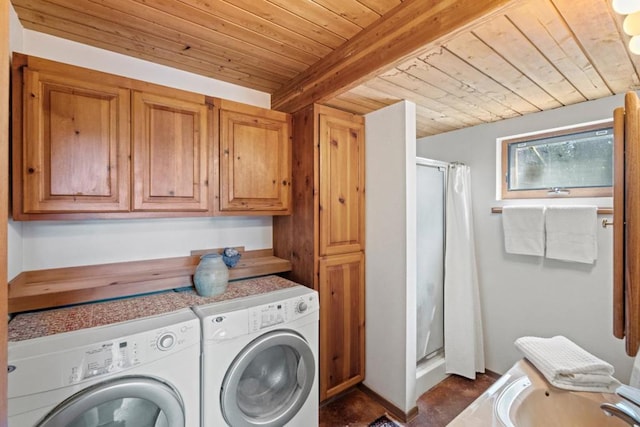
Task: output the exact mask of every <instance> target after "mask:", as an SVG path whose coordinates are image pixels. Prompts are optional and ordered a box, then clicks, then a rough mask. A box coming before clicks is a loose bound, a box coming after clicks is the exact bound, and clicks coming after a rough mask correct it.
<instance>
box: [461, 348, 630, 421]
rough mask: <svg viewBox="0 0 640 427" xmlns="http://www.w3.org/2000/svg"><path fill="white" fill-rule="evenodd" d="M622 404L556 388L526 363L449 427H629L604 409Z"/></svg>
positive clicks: (608, 396)
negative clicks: (611, 405) (604, 404)
mask: <svg viewBox="0 0 640 427" xmlns="http://www.w3.org/2000/svg"><path fill="white" fill-rule="evenodd" d="M620 400H621V398H620V397H619V396H617V395H615V394H613V393H587V392H575V391H569V390H562V389H559V388H556V387H554V386H552V385H550V384H549V383H548V382H547V381H546V380H545V379H544V377H543V376H542V374H540V373H539V372H538V371H537V370H536V369H535V368H534V367H533V366H532V365H531V364H530V363H529V362H527V361H526V360H524V359H523V360H520V361H519V362H517V363H516V364H515V365H514V366H513V367H512V368H511V369H510V370H509V371H508V372H507V373H506V374H505V375H503V377H502V378H500V379H499V380H498V381H497V382H496V383H495V384H494V385H493V386H492V387H491V388H489V390H487V391H486V392H485V393H484V394H483V395H482V396H480V397H479V398H478V399H477V400H476V401H475V402H473V403H472V404H471V405H469V407H468V408H466V409H465V410H464V411H463V412H462V413H461V414H460V415H458V417H456V418H455V419H454V420H453V421H452V422H451V423H450V424H449V427H480V426H492V427H494V426H495V427H541V426H544V427H629V425H628V424H626V423H625V422H624V421H622V420H621V419H619V418H617V417H610V416H607V415H605V413H604V412H603V411H602V409H600V405H601V404H602V403H604V402H609V403H617V402H619V401H620Z"/></svg>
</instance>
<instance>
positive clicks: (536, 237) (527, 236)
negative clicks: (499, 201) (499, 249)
mask: <svg viewBox="0 0 640 427" xmlns="http://www.w3.org/2000/svg"><path fill="white" fill-rule="evenodd" d="M502 228H503V230H504V248H505V251H507V253H510V254H520V255H536V256H544V206H504V207H503V208H502Z"/></svg>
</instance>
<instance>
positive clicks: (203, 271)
mask: <svg viewBox="0 0 640 427" xmlns="http://www.w3.org/2000/svg"><path fill="white" fill-rule="evenodd" d="M228 283H229V270H228V269H227V266H226V265H225V263H224V262H223V261H222V257H221V256H220V255H218V254H206V255H203V256H202V257H200V263H199V264H198V266H197V267H196V272H195V273H194V275H193V284H194V285H195V287H196V292H198V295H200V296H203V297H212V296H216V295H220V294H221V293H223V292H224V291H226V290H227V284H228Z"/></svg>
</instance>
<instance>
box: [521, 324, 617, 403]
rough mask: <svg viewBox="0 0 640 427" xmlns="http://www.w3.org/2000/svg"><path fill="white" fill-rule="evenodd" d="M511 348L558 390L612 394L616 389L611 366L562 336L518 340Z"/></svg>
mask: <svg viewBox="0 0 640 427" xmlns="http://www.w3.org/2000/svg"><path fill="white" fill-rule="evenodd" d="M515 345H516V347H517V348H518V350H520V351H521V352H522V354H524V356H525V357H526V358H527V359H528V360H529V362H531V363H532V364H533V366H535V367H536V368H537V369H538V370H539V371H540V372H541V373H542V375H544V377H545V378H546V379H547V381H549V382H550V383H551V384H553V385H554V386H556V387H558V388H562V389H566V390H576V391H595V392H607V393H613V392H614V391H615V389H616V388H617V387H618V386H619V385H620V382H619V381H618V380H616V379H615V378H613V377H612V375H613V366H611V364H609V363H607V362H605V361H604V360H601V359H599V358H597V357H596V356H594V355H593V354H591V353H589V352H587V351H586V350H584V349H583V348H581V347H580V346H578V345H577V344H576V343H574V342H573V341H571V340H569V339H567V338H565V337H563V336H560V335H559V336H555V337H553V338H539V337H522V338H518V339H517V340H516V342H515Z"/></svg>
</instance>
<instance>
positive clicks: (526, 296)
mask: <svg viewBox="0 0 640 427" xmlns="http://www.w3.org/2000/svg"><path fill="white" fill-rule="evenodd" d="M623 103H624V101H623V97H622V96H615V97H610V98H606V99H601V100H598V101H589V102H584V103H581V104H577V105H573V106H569V107H563V108H558V109H556V110H553V111H548V112H543V113H536V114H531V115H528V116H525V117H519V118H514V119H509V120H503V121H500V122H497V123H490V124H484V125H480V126H475V127H472V128H467V129H462V130H459V131H453V132H449V133H445V134H441V135H437V136H433V137H427V138H422V139H419V140H418V141H417V153H418V155H419V156H422V157H427V158H432V159H437V160H444V161H456V160H458V161H462V162H465V163H467V164H468V165H469V166H470V167H471V176H472V186H473V212H474V221H475V224H474V226H475V232H476V240H477V241H476V248H477V257H478V270H479V282H480V298H481V304H482V316H483V321H484V337H485V352H486V365H487V369H490V370H492V371H495V372H498V373H503V372H505V371H506V370H508V369H509V368H510V367H511V366H512V365H513V363H514V362H515V361H516V360H518V359H520V358H521V355H520V353H519V352H518V351H517V350H516V349H515V347H514V346H513V342H514V340H515V339H517V338H518V337H520V336H524V335H536V336H543V337H547V336H553V335H565V336H567V337H568V338H570V339H571V340H573V341H575V342H576V343H577V344H578V345H580V346H582V347H583V348H585V349H587V350H588V351H590V352H591V353H593V354H595V355H597V356H598V357H600V358H602V359H604V360H606V361H608V362H610V363H612V364H613V365H614V366H615V368H616V376H617V377H618V378H619V379H620V380H622V381H625V382H627V381H628V379H629V375H630V372H631V364H632V359H631V358H630V357H628V356H626V354H625V352H624V345H623V342H622V341H620V340H618V339H616V338H614V337H613V334H612V318H613V313H612V274H613V273H612V268H613V267H612V265H613V264H612V252H613V249H612V229H611V227H609V228H607V229H603V228H601V227H598V260H597V261H596V263H595V264H594V265H587V264H578V263H566V262H560V261H555V260H548V259H544V258H540V257H531V256H523V255H512V254H506V253H505V251H504V244H503V233H502V221H501V215H500V214H491V207H494V206H501V205H504V204H508V203H513V202H508V201H505V202H502V201H501V202H497V201H496V191H495V188H496V185H495V182H496V138H498V137H504V136H509V135H515V134H520V133H525V132H533V131H540V130H545V129H550V128H555V127H561V126H568V125H573V124H578V123H584V122H589V121H595V120H601V119H606V118H611V116H612V111H613V109H614V108H615V107H617V106H621V105H623ZM593 201H594V200H591V201H588V202H593ZM595 201H597V202H599V203H598V204H599V205H600V206H602V207H611V206H612V204H611V203H612V202H611V199H610V198H604V199H601V200H597V199H596V200H595ZM585 202H586V201H585V200H579V199H576V200H575V201H573V202H572V203H581V204H582V203H585ZM600 218H602V217H600Z"/></svg>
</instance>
